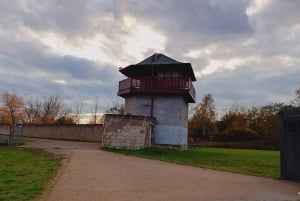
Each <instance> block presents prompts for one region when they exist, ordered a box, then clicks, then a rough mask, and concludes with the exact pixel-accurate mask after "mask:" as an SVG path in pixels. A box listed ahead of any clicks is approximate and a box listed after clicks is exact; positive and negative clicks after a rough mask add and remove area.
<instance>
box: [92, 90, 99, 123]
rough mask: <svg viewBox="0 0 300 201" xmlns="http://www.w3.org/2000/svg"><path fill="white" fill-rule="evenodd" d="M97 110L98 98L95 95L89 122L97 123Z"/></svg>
mask: <svg viewBox="0 0 300 201" xmlns="http://www.w3.org/2000/svg"><path fill="white" fill-rule="evenodd" d="M98 110H99V98H98V96H97V97H96V99H95V101H94V103H93V104H92V105H91V113H92V118H91V120H90V123H91V124H96V123H97V120H98Z"/></svg>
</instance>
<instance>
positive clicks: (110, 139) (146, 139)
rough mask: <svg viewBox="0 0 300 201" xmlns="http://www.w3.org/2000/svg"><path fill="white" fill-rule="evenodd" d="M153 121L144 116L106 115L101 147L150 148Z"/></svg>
mask: <svg viewBox="0 0 300 201" xmlns="http://www.w3.org/2000/svg"><path fill="white" fill-rule="evenodd" d="M153 123H154V119H153V118H150V117H145V116H133V115H115V114H106V115H105V117H104V132H103V138H102V146H103V147H108V148H116V149H142V148H145V147H149V146H151V138H152V135H153V129H152V125H153Z"/></svg>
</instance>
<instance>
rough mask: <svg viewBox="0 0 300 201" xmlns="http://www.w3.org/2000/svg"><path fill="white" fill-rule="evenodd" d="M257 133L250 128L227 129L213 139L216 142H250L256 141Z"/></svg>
mask: <svg viewBox="0 0 300 201" xmlns="http://www.w3.org/2000/svg"><path fill="white" fill-rule="evenodd" d="M258 138H259V137H258V133H257V132H255V131H254V130H252V129H250V128H229V129H226V130H225V131H223V132H221V133H220V134H219V135H218V136H215V137H214V140H216V141H238V142H240V141H252V140H257V139H258Z"/></svg>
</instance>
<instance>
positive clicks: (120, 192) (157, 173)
mask: <svg viewBox="0 0 300 201" xmlns="http://www.w3.org/2000/svg"><path fill="white" fill-rule="evenodd" d="M299 191H300V184H299V183H292V182H287V181H278V180H272V179H266V178H259V177H252V176H244V175H239V174H232V173H225V172H220V171H213V170H207V169H201V168H196V167H190V166H183V165H176V164H170V163H165V162H161V161H155V160H147V159H142V158H135V157H129V156H123V155H118V154H114V153H108V152H105V151H100V150H84V149H75V150H73V154H72V156H71V158H70V161H69V163H68V165H67V166H66V168H65V169H64V170H63V173H62V175H61V177H60V178H59V179H58V181H57V183H56V185H55V186H54V188H53V189H52V190H51V191H50V194H49V196H48V199H47V201H76V200H78V201H94V200H95V201H96V200H103V201H110V200H111V201H112V200H113V201H125V200H127V201H135V200H136V201H148V200H149V201H155V200H157V201H168V200H170V201H177V200H178V201H181V200H183V201H191V200H195V201H201V200H203V201H204V200H205V201H213V200H216V201H227V200H228V201H229V200H230V201H231V200H243V201H245V200H250V201H252V200H253V201H260V200H264V201H269V200H270V201H277V200H278V201H283V200H299V199H300V196H299V195H298V194H297V193H298V192H299Z"/></svg>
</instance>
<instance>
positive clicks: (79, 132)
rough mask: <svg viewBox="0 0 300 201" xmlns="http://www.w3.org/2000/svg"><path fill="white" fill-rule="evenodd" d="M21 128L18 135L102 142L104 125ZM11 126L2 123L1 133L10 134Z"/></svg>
mask: <svg viewBox="0 0 300 201" xmlns="http://www.w3.org/2000/svg"><path fill="white" fill-rule="evenodd" d="M22 127H23V129H22V134H21V133H20V132H21V129H20V128H17V129H15V131H16V132H17V133H16V135H18V136H20V135H23V136H24V137H35V138H46V139H60V140H76V141H87V142H101V139H102V131H103V126H102V125H22ZM8 129H9V126H7V125H0V134H2V132H3V134H6V133H7V134H8V133H9V130H8Z"/></svg>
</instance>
